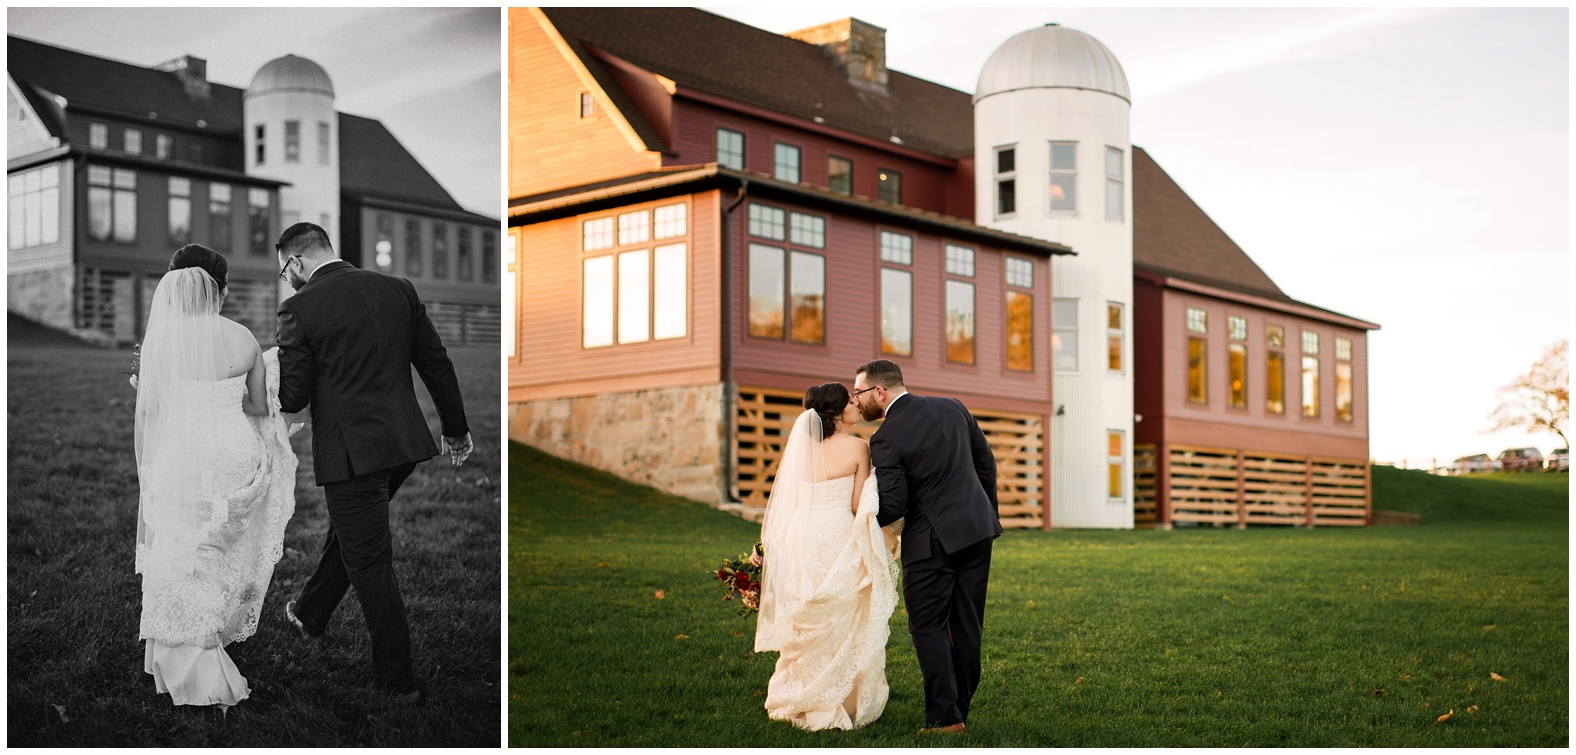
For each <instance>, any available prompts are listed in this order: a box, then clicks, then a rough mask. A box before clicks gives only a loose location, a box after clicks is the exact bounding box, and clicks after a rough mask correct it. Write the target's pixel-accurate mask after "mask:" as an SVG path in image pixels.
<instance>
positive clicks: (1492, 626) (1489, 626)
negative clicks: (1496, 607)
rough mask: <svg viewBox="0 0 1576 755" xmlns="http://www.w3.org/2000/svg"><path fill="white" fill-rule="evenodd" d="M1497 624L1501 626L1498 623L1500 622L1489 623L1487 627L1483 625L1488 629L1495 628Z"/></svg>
mask: <svg viewBox="0 0 1576 755" xmlns="http://www.w3.org/2000/svg"><path fill="white" fill-rule="evenodd" d="M1496 626H1499V625H1498V624H1489V625H1488V626H1486V627H1483V629H1485V630H1488V629H1493V628H1494V627H1496Z"/></svg>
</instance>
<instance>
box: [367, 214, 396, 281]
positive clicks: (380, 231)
mask: <svg viewBox="0 0 1576 755" xmlns="http://www.w3.org/2000/svg"><path fill="white" fill-rule="evenodd" d="M372 260H373V264H375V265H377V268H378V270H379V271H380V272H384V273H391V272H393V271H394V216H392V215H390V214H388V213H386V212H380V213H378V215H377V240H376V241H374V242H373V244H372Z"/></svg>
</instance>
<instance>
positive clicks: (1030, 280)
mask: <svg viewBox="0 0 1576 755" xmlns="http://www.w3.org/2000/svg"><path fill="white" fill-rule="evenodd" d="M1007 285H1009V286H1017V287H1018V288H1034V263H1033V262H1030V261H1029V260H1026V259H1022V258H1019V257H1008V258H1007Z"/></svg>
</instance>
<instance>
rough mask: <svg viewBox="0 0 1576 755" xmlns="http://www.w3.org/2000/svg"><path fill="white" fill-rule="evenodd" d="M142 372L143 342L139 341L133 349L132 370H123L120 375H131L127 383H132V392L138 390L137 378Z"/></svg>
mask: <svg viewBox="0 0 1576 755" xmlns="http://www.w3.org/2000/svg"><path fill="white" fill-rule="evenodd" d="M141 372H142V342H141V341H138V342H137V345H136V346H133V347H131V369H130V370H129V371H128V370H121V371H120V374H122V375H130V377H129V378H127V381H128V382H130V383H131V388H132V390H136V389H137V377H138V375H139V374H140V373H141Z"/></svg>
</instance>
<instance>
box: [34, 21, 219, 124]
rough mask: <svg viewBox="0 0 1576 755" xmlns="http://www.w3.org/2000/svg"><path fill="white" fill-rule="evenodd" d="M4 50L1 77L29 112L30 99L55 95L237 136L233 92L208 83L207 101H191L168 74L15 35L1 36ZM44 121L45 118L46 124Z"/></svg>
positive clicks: (142, 117) (138, 116) (133, 115)
mask: <svg viewBox="0 0 1576 755" xmlns="http://www.w3.org/2000/svg"><path fill="white" fill-rule="evenodd" d="M6 44H7V50H6V73H8V74H10V76H11V78H12V79H14V80H15V81H16V82H17V85H18V86H20V87H22V89H23V90H24V92H26V93H28V99H29V101H30V102H32V103H33V106H34V107H35V108H39V103H38V101H37V100H36V99H35V97H37V96H39V95H42V96H45V97H47V96H48V95H59V96H61V97H65V98H66V100H67V102H69V103H81V104H85V105H89V106H91V107H92V108H93V109H95V110H100V111H104V112H107V113H116V114H120V115H123V116H125V117H127V118H133V119H138V120H148V119H149V115H148V114H149V113H156V114H157V119H158V120H161V121H169V122H173V123H177V124H180V125H182V126H186V127H195V126H196V125H197V123H198V121H202V122H203V123H205V124H206V125H205V126H203V128H204V129H205V130H208V131H213V132H216V133H219V134H225V135H235V134H239V133H240V132H241V90H240V89H237V88H235V87H229V86H225V85H223V84H213V83H211V82H210V87H209V92H210V95H209V96H208V97H193V96H191V95H189V94H187V93H186V89H185V87H184V86H183V85H182V84H181V80H180V79H179V78H177V77H176V75H175V74H173V73H168V72H165V71H158V70H154V69H152V68H146V67H143V66H139V65H133V64H131V63H122V62H120V61H117V60H109V59H108V58H100V57H98V56H95V55H89V54H87V53H81V52H77V51H75V50H67V49H65V48H62V47H55V46H53V45H46V44H43V43H41V42H34V41H33V40H30V39H24V38H22V37H18V36H15V35H7V37H6ZM30 89H36V90H41V91H33V92H30V91H28V90H30ZM40 115H41V116H43V113H42V112H41V113H40ZM49 120H50V119H49V118H48V117H45V122H46V123H48V122H49ZM50 126H51V128H55V127H58V124H50ZM56 136H60V134H56Z"/></svg>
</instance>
